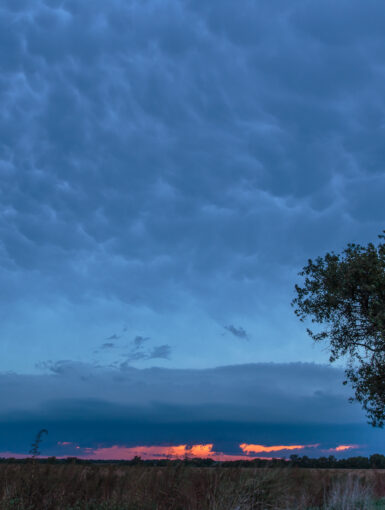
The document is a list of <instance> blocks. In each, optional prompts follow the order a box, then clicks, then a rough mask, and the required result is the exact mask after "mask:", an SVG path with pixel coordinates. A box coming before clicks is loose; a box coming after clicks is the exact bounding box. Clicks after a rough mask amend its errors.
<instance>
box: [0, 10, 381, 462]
mask: <svg viewBox="0 0 385 510" xmlns="http://www.w3.org/2000/svg"><path fill="white" fill-rule="evenodd" d="M384 23H385V6H384V5H383V4H382V3H380V2H377V1H374V0H368V1H367V2H366V3H365V6H363V5H362V2H358V0H349V1H348V0H340V1H339V2H338V3H337V4H336V3H335V2H332V1H331V0H325V1H324V2H322V3H320V2H316V1H314V0H293V1H292V2H287V1H286V0H277V1H276V2H270V1H269V0H258V1H257V0H242V1H241V2H233V1H231V0H212V1H210V2H207V1H205V0H140V1H139V0H110V1H109V2H105V1H104V0H94V1H93V2H88V1H87V0H76V1H75V0H36V1H34V2H30V1H28V0H3V1H2V2H1V6H0V106H1V108H0V300H1V303H0V379H1V380H2V382H1V386H0V429H1V430H2V433H1V434H0V456H1V454H2V453H3V454H4V455H5V454H9V453H11V454H12V455H23V454H25V453H26V452H27V451H28V449H29V447H30V443H31V442H32V440H33V438H34V436H35V434H36V432H37V430H39V429H40V428H47V429H48V430H49V434H48V436H47V437H45V438H44V444H45V453H47V454H50V455H51V454H52V455H57V456H60V455H63V456H65V455H67V454H75V453H76V454H78V455H79V456H80V455H83V456H87V455H88V456H90V457H92V456H94V457H95V456H99V457H100V458H101V457H103V456H104V458H109V456H110V457H111V456H114V455H115V456H116V455H118V456H123V457H124V456H126V457H129V456H132V454H133V452H134V450H132V449H133V448H134V449H135V448H136V449H137V448H144V449H145V450H140V451H141V452H142V456H143V457H145V456H146V455H160V456H164V455H171V456H172V455H177V454H178V453H176V452H179V453H180V452H182V454H183V455H184V454H185V453H186V451H188V452H189V453H190V454H191V455H195V454H196V455H198V453H202V452H206V453H207V454H208V455H209V456H210V455H211V456H213V455H222V456H223V455H234V456H237V455H238V456H239V455H246V456H250V455H259V454H260V455H262V456H263V455H265V456H266V455H267V456H271V455H276V456H283V455H286V456H287V455H288V454H290V452H294V453H301V452H302V453H304V452H305V453H306V454H309V455H312V456H318V455H321V454H325V452H334V453H333V454H335V455H337V456H338V455H340V456H341V455H346V452H349V453H350V452H351V451H354V454H365V455H366V454H369V453H373V452H374V451H379V450H380V453H381V452H383V451H384V450H385V448H384V447H385V441H384V439H383V433H382V432H381V431H379V430H376V429H372V428H371V427H370V426H369V425H367V424H366V418H365V415H364V413H363V412H362V410H361V409H360V407H359V406H358V405H357V404H349V403H348V398H349V396H350V395H351V390H350V389H349V387H343V386H342V384H341V382H342V380H343V377H344V374H343V363H340V364H337V366H330V365H329V362H328V358H329V355H328V351H327V345H314V343H313V342H312V341H311V340H310V339H309V338H308V337H307V334H306V325H304V324H301V323H300V322H299V321H298V319H297V318H296V317H295V315H294V313H293V309H292V307H291V306H290V303H291V300H292V299H293V297H294V285H295V283H298V282H300V277H299V276H298V272H299V271H300V270H301V268H302V267H303V266H304V265H305V264H306V262H307V260H308V258H314V257H316V256H318V255H323V254H325V253H326V252H327V251H331V250H335V251H340V250H342V249H343V248H344V247H345V245H346V244H347V243H348V242H359V243H363V244H366V243H367V242H370V241H375V240H376V238H377V235H378V234H380V233H381V232H382V230H383V229H384V219H385V207H384V204H383V197H384V194H385V172H384V170H383V161H384V155H385V150H384V147H385V146H384V143H383V139H384V135H385V99H384V94H383V91H384V87H385V72H384V62H385V44H384V43H385V41H384V35H383V27H384ZM194 445H195V446H194ZM241 445H254V446H244V447H243V448H242V447H241ZM258 445H259V446H258ZM293 445H294V446H298V447H301V448H297V449H290V447H291V446H293ZM315 445H316V446H315ZM272 446H277V447H278V446H283V447H284V448H282V449H281V450H279V449H275V450H271V447H272ZM344 446H349V448H341V449H339V450H337V448H338V447H344ZM146 448H147V450H146ZM148 448H150V450H148ZM151 448H155V450H151ZM157 448H158V449H157ZM159 448H161V449H160V450H159ZM162 448H163V450H162ZM170 448H171V449H172V448H179V450H169V449H170ZM194 448H195V449H194ZM253 448H254V450H253ZM261 448H262V449H261ZM266 448H267V449H268V450H269V448H270V451H268V450H266ZM43 449H44V448H43ZM135 451H139V450H135ZM170 451H171V453H170ZM154 452H155V453H154ZM156 452H157V453H156ZM194 452H195V453H194ZM43 453H44V452H43Z"/></svg>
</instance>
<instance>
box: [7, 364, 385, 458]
mask: <svg viewBox="0 0 385 510" xmlns="http://www.w3.org/2000/svg"><path fill="white" fill-rule="evenodd" d="M46 368H48V369H49V372H48V373H46V374H42V375H35V376H28V375H17V374H1V375H0V388H3V389H5V388H6V391H4V392H3V394H2V396H1V399H2V407H1V413H0V432H1V433H0V452H1V451H15V452H24V453H25V452H26V451H27V448H28V446H29V444H30V442H31V441H29V439H30V438H31V440H32V439H33V437H34V435H35V434H36V431H37V430H38V429H40V428H42V427H45V428H47V429H48V430H49V436H48V437H47V438H45V440H44V453H45V454H56V455H71V454H74V452H72V451H71V450H63V451H61V450H60V451H59V450H58V449H57V443H58V442H59V441H67V442H68V441H69V442H73V443H75V444H77V445H80V447H81V448H88V447H92V448H95V447H97V446H99V447H100V445H105V446H111V445H115V444H121V445H125V446H135V445H140V444H148V445H154V444H185V443H186V442H187V443H188V444H191V443H192V442H197V443H199V442H202V443H208V442H213V443H215V445H216V449H217V450H218V451H226V452H228V453H231V452H233V453H236V452H237V449H238V445H239V443H241V442H249V443H254V444H316V443H320V444H321V446H320V448H324V449H327V448H334V447H335V446H336V445H338V444H358V445H361V446H360V450H359V452H360V453H365V452H368V451H374V450H376V449H377V450H378V449H379V448H380V446H379V445H382V444H383V440H382V439H381V437H382V435H383V434H382V435H380V434H379V433H378V431H373V430H372V429H371V428H370V427H368V426H366V425H364V417H363V414H362V412H361V410H360V409H359V407H358V406H357V405H351V404H349V403H348V402H347V397H348V396H349V391H348V390H347V389H346V388H345V387H344V386H342V384H341V381H342V379H343V374H342V372H341V371H340V370H338V369H334V368H331V367H328V366H320V365H315V364H300V363H297V364H287V365H285V364H255V365H241V366H228V367H220V368H216V369H208V370H169V369H160V368H152V369H144V370H138V369H134V368H132V367H131V368H130V367H128V366H127V367H125V369H115V370H113V369H111V368H107V367H95V366H90V365H84V364H81V363H75V362H71V361H61V362H56V363H51V364H47V365H46ZM78 453H79V452H78ZM238 453H239V452H238ZM323 453H325V452H323ZM310 454H311V455H317V454H322V452H321V451H320V449H318V450H314V452H310Z"/></svg>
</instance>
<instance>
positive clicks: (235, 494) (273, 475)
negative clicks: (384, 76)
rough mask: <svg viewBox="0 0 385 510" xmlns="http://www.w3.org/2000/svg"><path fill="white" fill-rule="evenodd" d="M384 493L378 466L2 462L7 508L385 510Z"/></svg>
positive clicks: (0, 483) (384, 477) (0, 492)
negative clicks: (347, 468) (323, 467)
mask: <svg viewBox="0 0 385 510" xmlns="http://www.w3.org/2000/svg"><path fill="white" fill-rule="evenodd" d="M32 468H33V469H32ZM383 496H385V473H384V472H375V471H368V472H365V471H362V470H361V471H357V472H355V471H342V470H315V469H314V470H313V469H312V470H311V469H308V470H306V469H302V470H301V469H293V468H282V469H242V468H194V467H186V466H184V465H183V463H181V464H180V465H177V466H175V465H174V466H168V467H164V468H160V467H150V466H124V467H122V466H118V465H113V464H111V465H103V466H100V465H87V466H84V465H50V464H46V465H42V464H37V465H35V466H31V465H21V464H2V465H0V510H9V509H14V510H59V509H60V510H70V509H71V510H81V509H87V510H102V509H103V510H268V509H277V510H278V509H281V510H290V509H291V510H294V509H298V510H299V509H301V510H308V509H312V510H315V509H319V510H354V509H362V510H366V509H373V508H377V509H379V508H383V509H384V510H385V506H381V504H380V502H377V505H375V504H374V501H375V500H378V499H379V498H381V497H383Z"/></svg>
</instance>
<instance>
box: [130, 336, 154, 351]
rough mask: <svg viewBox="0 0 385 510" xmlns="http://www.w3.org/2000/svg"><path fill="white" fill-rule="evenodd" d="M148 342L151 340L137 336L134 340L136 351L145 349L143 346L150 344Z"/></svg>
mask: <svg viewBox="0 0 385 510" xmlns="http://www.w3.org/2000/svg"><path fill="white" fill-rule="evenodd" d="M148 340H150V338H149V337H144V336H136V337H135V338H134V340H133V343H134V347H135V349H141V348H142V347H143V344H144V343H145V342H148Z"/></svg>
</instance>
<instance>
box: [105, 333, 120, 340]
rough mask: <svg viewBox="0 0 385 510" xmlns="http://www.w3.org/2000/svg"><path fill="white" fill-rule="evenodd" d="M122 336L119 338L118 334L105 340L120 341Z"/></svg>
mask: <svg viewBox="0 0 385 510" xmlns="http://www.w3.org/2000/svg"><path fill="white" fill-rule="evenodd" d="M119 338H120V336H118V335H117V334H116V333H114V334H113V335H111V336H109V337H107V338H106V339H105V340H119Z"/></svg>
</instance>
